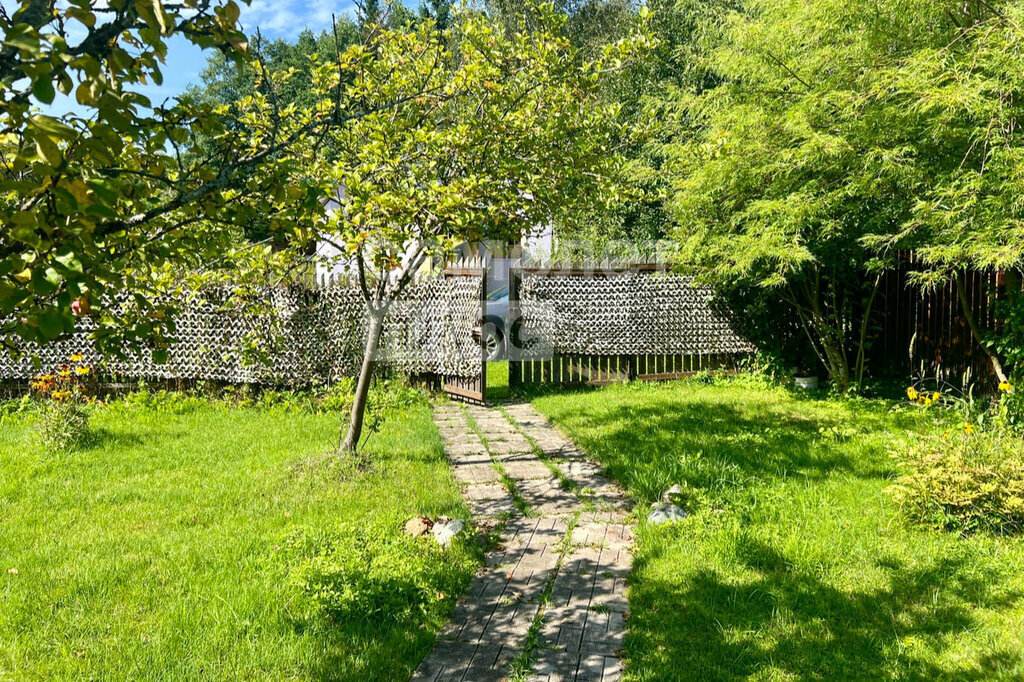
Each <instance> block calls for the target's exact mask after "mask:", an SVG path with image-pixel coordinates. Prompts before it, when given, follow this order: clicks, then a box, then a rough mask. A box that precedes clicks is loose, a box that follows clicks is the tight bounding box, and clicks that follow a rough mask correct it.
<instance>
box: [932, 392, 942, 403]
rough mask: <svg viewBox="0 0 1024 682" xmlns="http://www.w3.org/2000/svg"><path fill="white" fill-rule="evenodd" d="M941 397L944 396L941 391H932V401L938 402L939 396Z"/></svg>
mask: <svg viewBox="0 0 1024 682" xmlns="http://www.w3.org/2000/svg"><path fill="white" fill-rule="evenodd" d="M941 397H942V394H941V393H939V392H938V391H935V393H932V401H933V402H936V403H937V402H939V398H941Z"/></svg>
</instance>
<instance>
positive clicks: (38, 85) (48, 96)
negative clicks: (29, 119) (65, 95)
mask: <svg viewBox="0 0 1024 682" xmlns="http://www.w3.org/2000/svg"><path fill="white" fill-rule="evenodd" d="M32 94H33V95H35V96H36V99H38V100H39V101H40V102H42V103H43V104H53V98H54V97H55V96H56V94H57V93H56V92H55V91H54V89H53V81H51V80H50V76H49V74H47V75H45V76H42V77H40V78H37V79H36V82H35V83H33V84H32Z"/></svg>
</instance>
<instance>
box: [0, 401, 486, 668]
mask: <svg viewBox="0 0 1024 682" xmlns="http://www.w3.org/2000/svg"><path fill="white" fill-rule="evenodd" d="M242 393H244V392H242ZM398 393H401V392H400V391H399V392H398ZM396 395H397V393H396ZM334 399H335V400H337V398H336V397H335V398H334ZM400 402H402V409H401V411H400V412H399V411H396V413H395V414H394V415H392V416H390V417H389V418H388V419H387V420H386V421H385V422H384V423H383V424H382V426H381V428H380V430H379V432H377V433H375V434H374V435H373V436H372V437H371V438H370V439H369V440H368V441H367V445H366V449H365V452H364V454H363V457H361V458H360V460H358V461H354V460H343V459H339V458H337V457H334V456H330V455H325V453H327V452H330V451H332V450H333V449H334V447H336V443H337V433H338V425H339V419H340V417H339V414H338V412H337V410H336V409H335V407H334V406H333V405H331V404H328V405H326V406H325V407H324V410H323V412H320V411H319V410H317V409H312V408H311V407H310V402H309V397H308V396H301V395H295V394H264V395H263V396H257V395H244V394H243V395H239V394H236V395H233V396H230V399H229V400H211V399H208V398H204V397H202V396H199V395H186V394H180V393H159V392H143V393H134V394H132V395H129V396H127V397H126V398H124V399H123V400H120V401H117V402H114V403H112V404H109V405H106V406H96V407H94V408H93V410H92V412H91V414H90V423H91V427H92V428H91V434H90V437H89V438H88V439H87V440H86V442H85V443H83V444H82V445H80V446H78V447H77V448H75V449H73V450H70V451H68V452H64V453H59V454H55V453H53V452H51V451H49V450H46V449H45V448H44V447H43V444H42V443H41V442H40V441H39V438H38V435H37V434H36V433H35V422H36V421H37V419H38V417H39V415H38V413H37V410H36V408H35V407H34V406H33V404H32V402H31V401H24V402H23V401H11V402H8V403H4V408H3V409H0V419H2V422H0V514H2V517H3V519H4V521H3V526H2V530H0V566H2V568H0V604H2V606H0V679H8V678H10V679H50V678H55V679H83V678H89V679H142V678H144V679H273V680H282V679H352V680H356V679H358V680H364V679H388V680H390V679H401V678H403V677H406V676H408V675H409V674H410V673H411V671H412V670H413V669H414V668H415V666H416V665H417V664H418V663H419V661H420V659H421V658H422V657H423V656H424V655H425V654H426V652H427V651H428V650H429V648H430V646H431V644H432V643H433V640H434V634H435V633H436V631H437V629H438V628H439V627H440V626H441V624H442V623H443V622H444V621H445V620H446V618H447V616H448V614H449V613H450V610H451V607H452V605H453V603H454V599H455V598H456V597H457V596H458V595H459V594H461V592H462V590H463V589H464V586H465V584H466V581H467V580H468V579H469V577H470V576H471V575H472V573H473V571H474V570H475V567H476V565H477V559H478V553H477V551H476V550H475V549H473V548H471V547H470V546H469V543H462V542H459V543H456V545H455V546H453V547H452V548H450V549H448V550H444V551H442V550H440V549H439V548H437V547H436V546H435V545H434V543H432V541H430V540H428V539H425V538H419V539H415V538H410V537H407V536H404V535H403V534H402V525H403V524H404V522H405V521H406V520H407V519H408V518H410V517H412V516H417V515H424V516H430V517H436V516H438V515H448V516H453V517H456V516H459V517H463V518H466V517H467V516H468V515H467V512H466V510H465V508H464V507H463V504H462V501H461V498H460V496H459V492H458V488H457V486H456V484H455V482H454V480H453V479H452V477H451V474H450V472H449V470H448V467H447V463H446V460H445V458H444V454H443V449H442V444H441V441H440V438H439V436H438V434H437V432H436V430H435V428H434V426H433V424H432V421H431V415H430V407H429V405H428V404H427V403H426V400H425V398H423V397H420V398H419V399H418V400H414V401H400ZM354 559H358V560H359V561H361V562H366V563H367V564H368V566H367V570H366V571H365V572H363V573H361V574H360V575H359V576H358V577H359V580H358V581H353V580H351V578H352V576H353V575H354V574H353V572H352V571H349V570H346V567H347V565H348V564H347V563H346V562H351V561H352V560H354ZM373 562H377V563H378V564H386V568H387V570H381V571H370V570H369V564H372V563H373ZM332 595H333V596H332ZM339 595H340V596H339Z"/></svg>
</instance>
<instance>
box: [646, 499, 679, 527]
mask: <svg viewBox="0 0 1024 682" xmlns="http://www.w3.org/2000/svg"><path fill="white" fill-rule="evenodd" d="M686 517H687V514H686V512H685V511H683V509H682V508H681V507H677V506H676V505H674V504H659V505H658V506H657V507H655V508H654V510H653V511H651V514H650V516H648V517H647V522H648V523H653V524H656V525H657V524H662V523H674V522H675V521H682V520H683V519H685V518H686Z"/></svg>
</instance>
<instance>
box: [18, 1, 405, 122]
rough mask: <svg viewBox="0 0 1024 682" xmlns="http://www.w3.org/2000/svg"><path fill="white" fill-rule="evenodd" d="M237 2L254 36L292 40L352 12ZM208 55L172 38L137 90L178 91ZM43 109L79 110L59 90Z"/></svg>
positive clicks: (339, 5) (155, 97)
mask: <svg viewBox="0 0 1024 682" xmlns="http://www.w3.org/2000/svg"><path fill="white" fill-rule="evenodd" d="M404 2H405V4H406V5H409V6H411V7H418V6H419V0H404ZM0 4H2V5H4V6H5V7H7V8H8V9H10V8H11V7H12V6H16V5H15V3H14V2H11V0H0ZM238 4H239V5H240V6H241V8H242V15H241V19H240V20H239V21H240V23H241V24H242V27H243V28H244V29H245V31H246V33H248V34H250V35H253V34H255V33H256V29H257V28H259V30H260V32H261V33H262V34H263V36H264V37H266V38H285V39H292V38H295V37H296V36H297V35H298V34H299V33H300V32H301V31H302V30H303V29H304V28H307V27H309V28H311V29H313V30H314V31H320V30H322V29H327V28H329V27H330V25H331V15H332V14H335V15H338V16H341V15H344V14H353V13H354V12H355V3H354V2H353V0H252V4H250V5H248V6H246V5H245V4H243V3H241V2H239V3H238ZM208 54H209V53H208V52H206V51H203V50H200V49H199V48H198V47H196V46H195V45H192V44H191V43H190V42H188V40H186V39H184V38H181V37H176V38H173V39H171V40H170V41H169V42H168V46H167V63H166V64H165V65H164V68H163V69H162V71H163V76H164V82H163V84H162V85H160V86H156V85H150V86H148V87H143V88H140V91H141V92H142V93H143V94H145V95H146V96H148V97H149V98H150V99H151V100H152V101H153V103H154V104H157V103H159V102H162V101H163V100H165V99H168V98H171V97H174V96H176V95H178V94H181V92H182V91H184V90H185V88H186V87H188V86H189V85H190V84H193V83H197V82H198V81H199V74H200V72H201V71H202V70H203V66H205V64H206V57H207V55H208ZM45 108H46V109H48V110H49V111H52V112H54V113H57V114H60V113H64V112H67V111H76V110H79V109H80V107H78V105H77V103H75V101H74V100H73V98H70V97H63V96H61V95H60V94H59V93H58V95H57V100H56V101H54V103H53V105H51V106H49V107H45Z"/></svg>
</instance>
